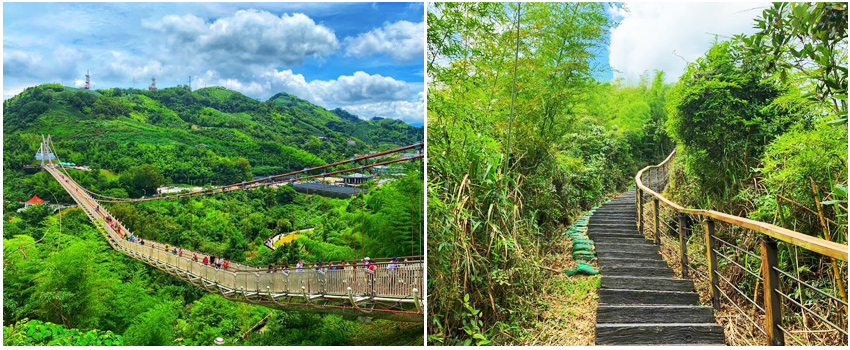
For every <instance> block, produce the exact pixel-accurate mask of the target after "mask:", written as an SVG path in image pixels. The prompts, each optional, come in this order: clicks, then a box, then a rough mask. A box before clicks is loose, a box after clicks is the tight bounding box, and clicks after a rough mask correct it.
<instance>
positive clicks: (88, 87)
mask: <svg viewBox="0 0 850 350" xmlns="http://www.w3.org/2000/svg"><path fill="white" fill-rule="evenodd" d="M85 89H86V90H91V75H89V70H88V69H86V88H85Z"/></svg>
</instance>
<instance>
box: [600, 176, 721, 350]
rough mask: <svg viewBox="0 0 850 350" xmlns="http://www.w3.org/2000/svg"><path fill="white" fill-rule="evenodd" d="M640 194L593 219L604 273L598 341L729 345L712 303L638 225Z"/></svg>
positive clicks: (619, 200) (629, 195)
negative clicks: (678, 275)
mask: <svg viewBox="0 0 850 350" xmlns="http://www.w3.org/2000/svg"><path fill="white" fill-rule="evenodd" d="M635 209H636V208H635V195H634V192H631V191H630V192H627V193H624V194H623V195H621V196H620V197H618V198H617V199H614V200H612V201H611V202H609V203H607V204H605V205H603V206H601V207H600V208H599V209H598V210H596V212H594V214H593V216H591V218H590V222H589V223H588V237H590V238H591V239H592V240H593V241H594V243H595V244H596V250H597V254H598V262H599V267H600V272H601V273H602V281H601V287H600V289H599V306H598V307H597V312H596V344H599V345H635V344H647V345H649V344H715V345H723V344H724V335H723V328H722V327H721V326H720V325H718V324H717V323H715V320H714V313H713V311H712V309H711V308H710V307H705V306H700V305H699V296H698V295H697V293H696V292H695V291H694V285H693V282H691V281H690V280H682V279H674V278H673V270H672V269H670V268H669V267H668V266H667V263H666V262H665V261H664V259H662V258H661V255H660V254H659V253H658V249H657V248H656V245H655V243H654V242H652V241H649V240H646V238H644V237H643V235H642V234H640V233H639V232H638V230H637V227H636V226H637V225H636V224H635V221H636V220H635Z"/></svg>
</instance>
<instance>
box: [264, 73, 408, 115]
mask: <svg viewBox="0 0 850 350" xmlns="http://www.w3.org/2000/svg"><path fill="white" fill-rule="evenodd" d="M261 78H263V79H265V80H266V82H267V84H268V87H269V89H270V92H278V91H284V92H288V93H291V94H293V95H296V96H298V97H301V98H303V99H305V100H308V101H311V102H314V103H318V104H320V105H323V106H326V107H329V108H333V107H338V106H341V105H345V104H351V103H370V102H385V101H398V100H404V99H408V98H409V97H410V90H409V89H408V84H407V83H406V82H403V81H399V80H396V79H393V78H392V77H385V76H382V75H380V74H368V73H366V72H360V71H358V72H354V74H353V75H341V76H339V77H338V78H336V79H333V80H312V81H310V82H307V81H306V79H305V78H304V76H303V75H301V74H293V73H292V71H291V70H288V69H287V70H282V71H278V70H273V71H270V72H267V73H265V74H264V75H262V76H261Z"/></svg>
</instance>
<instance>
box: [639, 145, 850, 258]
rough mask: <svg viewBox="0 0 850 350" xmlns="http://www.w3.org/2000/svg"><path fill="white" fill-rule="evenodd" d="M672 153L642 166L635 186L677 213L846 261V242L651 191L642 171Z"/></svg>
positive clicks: (668, 158) (669, 158) (663, 163)
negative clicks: (688, 205) (687, 204)
mask: <svg viewBox="0 0 850 350" xmlns="http://www.w3.org/2000/svg"><path fill="white" fill-rule="evenodd" d="M674 154H676V151H675V150H674V151H673V152H671V153H670V155H669V156H667V159H665V160H664V161H663V162H661V163H659V164H658V165H650V166H647V167H644V168H643V169H641V170H640V171H638V173H637V175H635V184H637V187H638V188H639V189H640V190H641V191H643V192H646V193H647V194H649V195H650V196H652V197H653V198H655V199H658V201H660V202H663V203H664V204H665V205H667V206H668V207H671V208H673V210H675V211H676V212H678V213H683V214H692V215H699V216H704V217H707V218H712V219H715V220H717V221H722V222H725V223H729V224H732V225H736V226H740V227H743V228H746V229H750V230H753V231H756V232H760V233H762V234H765V235H767V236H770V237H773V238H775V239H778V240H780V241H783V242H786V243H789V244H792V245H795V246H798V247H801V248H805V249H808V250H811V251H813V252H816V253H819V254H822V255H825V256H828V257H831V258H835V259H839V260H842V261H847V245H846V244H840V243H836V242H831V241H827V240H825V239H822V238H818V237H814V236H810V235H807V234H804V233H800V232H797V231H794V230H789V229H787V228H784V227H779V226H776V225H773V224H768V223H766V222H761V221H756V220H752V219H747V218H742V217H740V216H735V215H731V214H726V213H722V212H718V211H714V210H703V209H692V208H685V207H683V206H681V205H679V204H676V203H674V202H672V201H671V200H669V199H667V198H665V197H664V196H662V195H660V194H658V193H657V192H655V191H653V190H652V189H650V188H649V187H647V186H646V185H644V184H643V181H641V176H642V175H643V172H644V171H646V170H648V169H651V168H659V167H662V166H664V165H665V164H666V163H668V162H670V160H671V159H672V158H673V155H674Z"/></svg>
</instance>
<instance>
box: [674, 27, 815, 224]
mask: <svg viewBox="0 0 850 350" xmlns="http://www.w3.org/2000/svg"><path fill="white" fill-rule="evenodd" d="M751 61H752V60H751V58H750V57H747V56H744V55H742V53H741V48H740V47H737V46H734V45H732V43H729V42H723V43H718V44H716V45H715V46H714V47H712V49H711V50H709V51H708V53H706V55H705V57H702V58H699V59H697V60H696V62H694V63H692V64H690V65H689V66H688V69H687V71H686V72H685V73H684V74H683V75H682V77H681V78H680V79H679V83H678V84H676V87H675V88H674V90H673V93H672V94H673V97H672V98H671V102H670V108H671V110H672V112H673V113H671V115H670V119H669V120H668V131H669V133H670V136H671V137H672V138H673V139H674V140H675V141H676V142H677V144H678V146H679V149H680V150H681V152H680V153H679V155H680V157H679V161H681V162H684V164H685V165H686V167H687V169H688V175H689V176H690V177H692V178H693V179H694V180H695V181H696V182H698V183H699V184H700V191H701V192H703V193H705V194H706V195H707V196H710V198H713V199H718V201H717V202H721V201H720V200H719V199H725V198H728V197H729V196H730V195H734V193H736V192H737V190H739V189H740V188H742V187H743V186H744V184H743V182H744V181H746V180H747V179H748V178H749V176H748V174H749V173H750V171H751V169H752V168H754V167H755V166H756V164H757V163H758V159H759V157H760V156H761V154H762V152H763V150H764V147H765V145H766V144H768V143H769V142H770V141H771V140H772V139H773V137H774V136H775V135H777V134H781V133H783V132H784V131H785V130H786V129H787V127H788V125H789V124H791V123H792V120H793V119H795V118H791V116H790V115H789V110H790V109H791V107H793V104H791V106H788V105H777V104H773V101H774V100H775V99H776V98H777V97H779V96H780V94H782V92H783V91H782V89H781V87H779V86H777V85H776V84H775V83H774V82H773V81H769V80H763V79H762V78H763V77H764V73H763V72H761V71H759V70H758V69H755V66H754V64H752V62H751ZM806 117H807V116H806V115H802V116H800V117H798V118H796V119H806ZM722 202H725V201H722ZM727 208H728V207H727ZM727 208H720V209H727Z"/></svg>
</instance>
